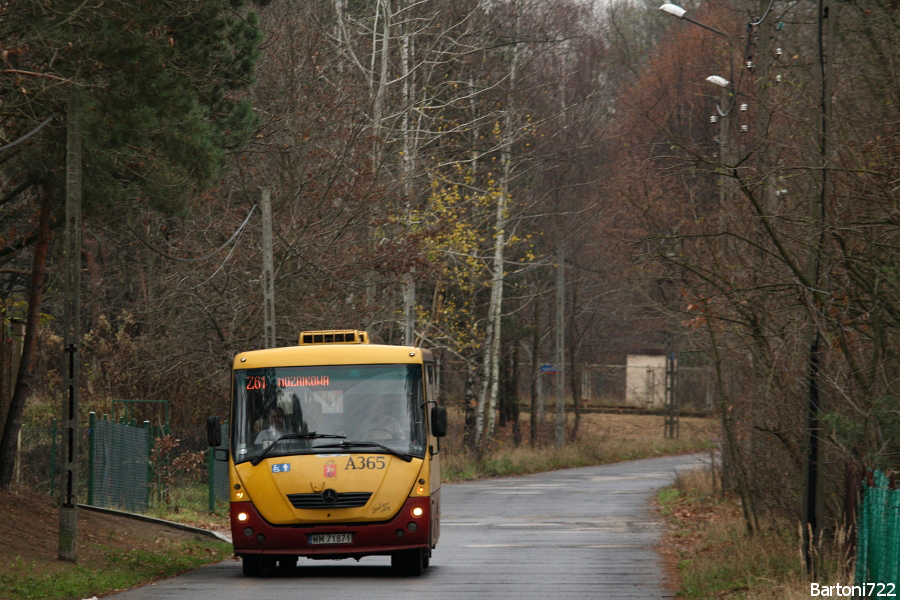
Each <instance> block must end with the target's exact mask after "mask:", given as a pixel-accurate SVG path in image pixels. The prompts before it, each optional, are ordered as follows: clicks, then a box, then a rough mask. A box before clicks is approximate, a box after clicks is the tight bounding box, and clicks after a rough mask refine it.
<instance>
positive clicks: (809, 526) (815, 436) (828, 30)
mask: <svg viewBox="0 0 900 600" xmlns="http://www.w3.org/2000/svg"><path fill="white" fill-rule="evenodd" d="M835 8H836V3H833V2H832V1H831V0H819V18H818V20H817V22H818V32H817V40H818V50H819V51H818V55H819V65H818V66H819V69H818V72H817V75H818V80H819V81H818V83H819V97H820V105H819V111H818V112H819V115H818V117H819V118H818V126H819V153H820V154H819V160H820V163H821V164H820V165H819V166H820V170H821V174H820V180H819V185H818V188H819V189H818V190H817V191H818V197H816V198H814V199H813V201H811V202H810V214H809V218H810V224H811V225H812V235H813V236H814V237H815V239H814V240H813V250H812V254H811V256H810V261H809V267H808V268H809V275H808V276H809V282H810V285H811V286H812V289H810V290H808V291H807V294H808V298H809V300H808V302H809V303H810V306H809V311H810V331H809V356H808V359H807V378H808V381H807V394H808V407H807V427H808V429H809V442H808V445H807V457H806V462H805V464H804V469H803V475H804V482H803V483H804V488H805V489H804V495H803V559H804V562H805V563H806V570H807V572H808V573H810V574H812V575H813V576H816V575H817V574H818V570H819V565H818V564H816V561H815V560H814V556H815V552H814V548H818V546H819V539H820V538H821V533H822V516H823V514H824V494H823V492H824V485H823V484H824V479H825V478H824V473H822V472H821V469H820V467H821V464H822V461H821V455H820V448H819V436H820V433H821V431H820V426H819V411H820V410H821V407H822V405H821V398H820V395H819V391H820V387H819V366H820V364H821V361H822V359H821V355H820V352H821V349H822V335H821V333H820V331H819V317H818V314H819V311H820V309H821V307H822V306H823V302H822V298H821V295H822V292H821V291H820V290H821V286H820V285H819V281H820V279H821V272H822V264H821V263H822V246H823V244H824V241H825V216H826V214H827V213H826V201H827V197H828V170H829V164H828V163H829V160H830V154H831V148H830V145H829V143H828V136H829V131H828V124H829V120H830V118H831V92H832V90H831V86H832V85H833V84H832V81H833V76H832V73H833V67H834V54H833V48H834V32H835V20H836V18H835V14H834V9H835Z"/></svg>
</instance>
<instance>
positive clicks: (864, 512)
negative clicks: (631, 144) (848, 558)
mask: <svg viewBox="0 0 900 600" xmlns="http://www.w3.org/2000/svg"><path fill="white" fill-rule="evenodd" d="M863 486H864V491H863V498H862V503H861V505H860V508H859V522H858V533H857V540H856V582H855V584H856V585H863V584H866V583H876V584H878V583H885V584H887V583H893V584H895V585H900V490H898V489H892V488H893V485H892V482H891V481H890V479H888V477H887V476H886V475H885V474H884V473H882V472H881V471H875V473H873V474H872V477H871V478H870V480H869V481H867V482H864V483H863Z"/></svg>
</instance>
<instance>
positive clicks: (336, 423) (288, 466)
mask: <svg viewBox="0 0 900 600" xmlns="http://www.w3.org/2000/svg"><path fill="white" fill-rule="evenodd" d="M232 375H233V377H232V382H231V386H232V405H231V419H230V432H229V434H230V435H229V439H230V443H229V448H228V453H227V460H228V463H229V483H230V486H229V489H230V505H231V507H230V518H231V533H232V539H233V543H234V553H235V556H238V557H240V558H241V560H242V564H243V571H244V574H245V575H248V576H255V575H259V574H261V573H262V572H264V571H267V570H269V569H276V568H277V569H283V568H288V569H289V568H293V567H294V566H295V565H296V562H297V558H298V557H301V556H303V557H307V558H312V559H341V558H353V559H356V560H359V559H360V558H362V557H364V556H371V555H383V556H390V557H391V564H392V566H393V567H394V568H396V569H398V570H400V571H401V572H404V573H406V574H411V575H420V574H421V573H422V571H423V570H424V569H425V568H427V567H428V565H429V562H430V559H431V552H432V550H433V549H434V547H435V545H436V544H437V542H438V538H439V536H440V516H441V504H440V485H441V469H440V447H439V439H440V438H441V437H443V436H444V435H445V434H446V430H447V412H446V409H445V408H444V407H442V406H438V403H437V399H436V397H435V394H436V391H435V365H434V357H433V355H432V353H431V352H430V351H429V350H426V349H423V348H416V347H408V346H388V345H380V344H370V343H368V337H367V335H366V332H364V331H355V330H335V331H306V332H303V333H301V334H300V342H299V344H298V345H297V346H292V347H285V348H272V349H267V350H256V351H251V352H243V353H241V354H238V355H237V356H235V358H234V364H233V369H232ZM207 432H208V434H209V443H210V444H211V445H213V446H218V445H219V444H220V443H221V442H220V440H221V425H220V421H219V418H218V417H210V418H209V420H208V422H207ZM219 458H220V459H221V460H224V458H223V457H221V456H220V457H219Z"/></svg>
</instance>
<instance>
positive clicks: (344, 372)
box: [232, 365, 426, 463]
mask: <svg viewBox="0 0 900 600" xmlns="http://www.w3.org/2000/svg"><path fill="white" fill-rule="evenodd" d="M233 415H234V429H233V436H232V452H233V456H234V462H235V463H240V462H244V461H248V460H254V459H257V457H260V455H262V454H263V453H264V452H265V456H266V457H268V456H284V455H287V454H309V453H319V452H329V453H333V452H342V451H343V452H385V451H391V452H396V453H402V454H404V455H411V456H415V457H422V456H424V453H425V443H426V432H425V406H424V398H423V397H422V367H421V365H352V366H326V367H273V368H263V369H241V370H236V371H234V413H233ZM335 442H340V444H336V443H335ZM270 446H271V447H270Z"/></svg>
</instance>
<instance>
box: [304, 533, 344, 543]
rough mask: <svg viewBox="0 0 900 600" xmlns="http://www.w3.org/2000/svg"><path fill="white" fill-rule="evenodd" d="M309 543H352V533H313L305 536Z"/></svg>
mask: <svg viewBox="0 0 900 600" xmlns="http://www.w3.org/2000/svg"><path fill="white" fill-rule="evenodd" d="M307 540H308V541H309V543H310V544H352V543H353V534H352V533H313V534H310V535H308V536H307Z"/></svg>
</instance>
